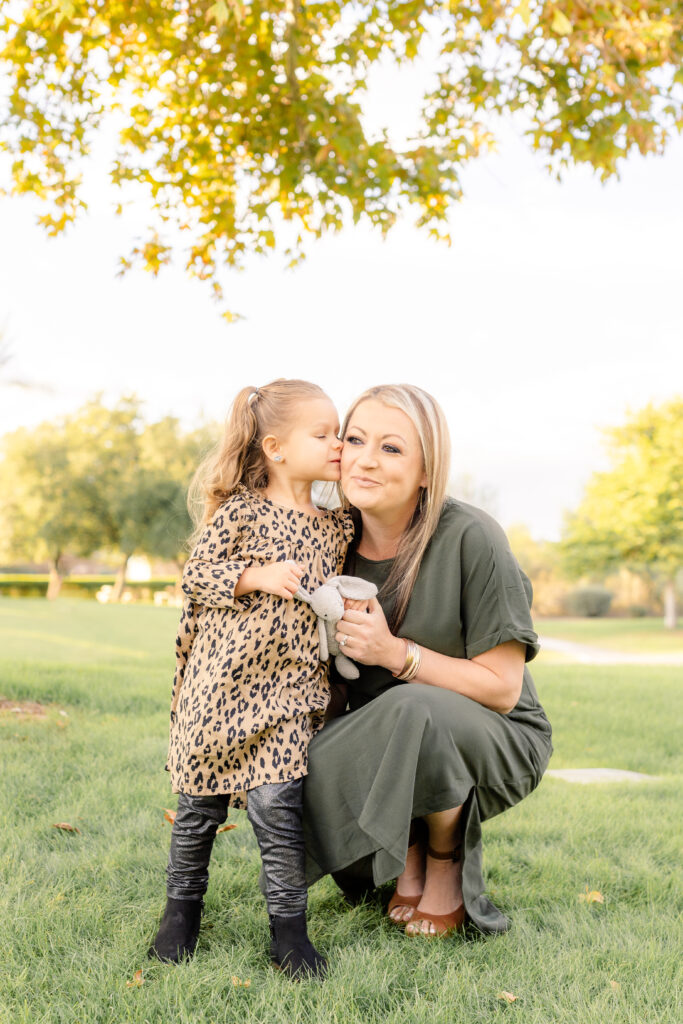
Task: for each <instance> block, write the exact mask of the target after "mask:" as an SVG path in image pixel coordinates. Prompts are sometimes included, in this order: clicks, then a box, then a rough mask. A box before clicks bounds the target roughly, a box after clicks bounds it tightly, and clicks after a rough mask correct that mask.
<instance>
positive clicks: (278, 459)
mask: <svg viewBox="0 0 683 1024" xmlns="http://www.w3.org/2000/svg"><path fill="white" fill-rule="evenodd" d="M273 462H282V456H281V455H274V456H273Z"/></svg>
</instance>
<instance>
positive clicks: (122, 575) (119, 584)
mask: <svg viewBox="0 0 683 1024" xmlns="http://www.w3.org/2000/svg"><path fill="white" fill-rule="evenodd" d="M129 558H130V555H125V556H124V559H123V561H122V562H121V565H120V566H119V567H118V569H117V570H116V578H115V580H114V589H113V590H112V592H111V599H112V601H120V600H121V595H122V594H123V588H124V587H125V585H126V569H127V568H128V559H129Z"/></svg>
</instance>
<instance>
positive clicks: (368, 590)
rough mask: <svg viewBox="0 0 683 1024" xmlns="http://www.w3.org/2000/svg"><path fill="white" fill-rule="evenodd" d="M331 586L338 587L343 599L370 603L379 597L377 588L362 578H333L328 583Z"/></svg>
mask: <svg viewBox="0 0 683 1024" xmlns="http://www.w3.org/2000/svg"><path fill="white" fill-rule="evenodd" d="M327 583H328V585H329V586H332V587H336V588H337V590H338V591H339V593H340V594H341V596H342V597H347V598H349V600H351V601H369V600H370V598H371V597H376V596H377V587H376V586H375V584H374V583H370V582H369V581H368V580H363V579H361V578H360V576H333V577H332V579H330V580H328V581H327Z"/></svg>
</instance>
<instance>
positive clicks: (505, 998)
mask: <svg viewBox="0 0 683 1024" xmlns="http://www.w3.org/2000/svg"><path fill="white" fill-rule="evenodd" d="M516 998H517V996H513V994H512V992H506V991H505V989H503V991H502V992H499V993H498V995H497V996H496V999H500V1000H501V1001H502V1002H504V1003H514V1001H515V1000H516Z"/></svg>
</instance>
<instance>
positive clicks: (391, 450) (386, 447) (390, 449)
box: [382, 444, 401, 455]
mask: <svg viewBox="0 0 683 1024" xmlns="http://www.w3.org/2000/svg"><path fill="white" fill-rule="evenodd" d="M382 447H383V448H384V451H385V452H389V453H390V454H391V455H400V454H401V449H400V448H397V447H396V445H394V444H385V445H382Z"/></svg>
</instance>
